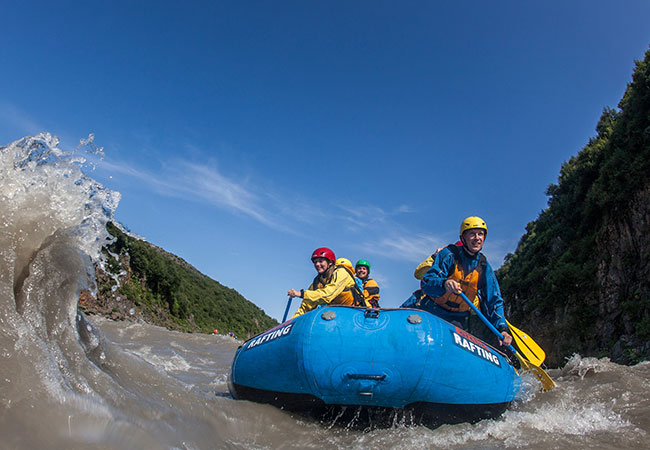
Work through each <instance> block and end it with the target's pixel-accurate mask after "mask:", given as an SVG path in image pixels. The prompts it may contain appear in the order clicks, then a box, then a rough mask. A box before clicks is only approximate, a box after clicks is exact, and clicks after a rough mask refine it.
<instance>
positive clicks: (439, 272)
mask: <svg viewBox="0 0 650 450" xmlns="http://www.w3.org/2000/svg"><path fill="white" fill-rule="evenodd" d="M459 253H460V256H459V258H460V264H461V265H462V268H463V270H464V271H465V273H468V272H471V271H472V270H474V269H476V267H477V266H478V264H479V255H480V252H479V253H477V254H476V255H474V256H471V255H469V254H468V253H467V252H465V251H464V250H463V251H461V252H459ZM454 264H455V259H454V255H453V253H452V252H451V250H449V249H448V248H446V247H445V248H443V249H441V250H440V251H439V252H438V254H437V255H436V258H435V260H434V261H433V265H432V266H431V268H430V269H429V270H428V271H427V273H426V274H425V275H424V277H423V278H422V281H421V282H420V289H422V291H423V292H424V293H425V294H427V295H429V296H430V297H434V298H437V297H441V296H442V295H444V293H445V292H446V291H445V281H446V280H447V278H448V277H449V274H451V273H452V272H453V271H454ZM478 296H479V299H480V308H481V312H482V313H483V314H484V315H485V317H486V318H487V319H488V320H489V321H490V322H491V323H492V325H494V327H495V328H496V329H498V330H499V331H502V330H507V324H506V320H505V315H504V313H503V297H501V289H499V282H498V281H497V278H496V276H495V275H494V270H492V267H491V266H490V264H489V263H487V264H486V266H485V269H484V270H483V276H481V277H480V278H479V284H478ZM470 300H471V299H470Z"/></svg>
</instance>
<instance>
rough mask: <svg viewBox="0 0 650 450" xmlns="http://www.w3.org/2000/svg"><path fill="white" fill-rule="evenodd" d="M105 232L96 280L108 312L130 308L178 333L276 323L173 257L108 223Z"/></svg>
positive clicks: (245, 332)
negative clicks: (107, 240)
mask: <svg viewBox="0 0 650 450" xmlns="http://www.w3.org/2000/svg"><path fill="white" fill-rule="evenodd" d="M107 229H108V231H109V233H110V234H111V235H113V236H114V237H115V241H114V242H113V243H112V244H110V245H109V246H108V250H109V251H110V255H109V256H108V258H107V259H108V263H107V264H106V266H107V267H106V269H107V271H108V274H106V273H105V274H103V276H99V275H98V277H97V278H98V303H100V304H110V305H111V309H110V311H111V312H115V311H116V310H117V309H116V307H115V306H116V305H117V304H118V303H119V305H120V306H121V305H124V304H127V305H128V304H133V305H135V308H136V309H137V312H138V313H139V315H141V316H142V317H143V318H144V320H146V321H148V322H153V323H156V324H158V325H162V326H166V327H168V328H172V329H178V330H183V331H200V332H212V330H214V329H217V330H219V332H220V333H224V334H225V333H227V332H230V331H232V332H234V333H235V334H236V335H237V336H238V337H249V336H252V335H255V334H257V333H259V332H261V331H264V330H266V329H268V328H270V327H272V326H274V325H276V324H277V322H276V321H275V320H274V319H272V318H270V317H268V316H267V315H266V314H265V313H264V311H262V310H261V309H260V308H258V307H257V306H255V305H254V304H253V303H251V302H250V301H248V300H246V299H245V298H244V297H242V296H241V295H240V294H239V293H238V292H237V291H235V290H234V289H230V288H227V287H225V286H223V285H221V284H220V283H218V282H217V281H214V280H212V279H211V278H209V277H207V276H205V275H203V274H202V273H200V272H199V271H198V270H196V269H195V268H194V267H192V266H190V265H189V264H187V263H186V262H185V261H183V260H182V259H180V258H178V257H177V256H174V255H172V254H170V253H167V252H165V251H164V250H162V249H160V248H158V247H156V246H153V245H151V244H149V243H147V242H144V241H142V240H139V239H135V238H133V237H131V236H129V235H127V234H125V233H123V232H122V231H120V230H119V229H118V228H117V227H116V226H115V225H113V224H112V223H109V224H108V226H107ZM106 275H108V276H106ZM115 277H118V278H119V280H120V283H119V286H117V282H116V281H115ZM111 298H112V300H113V301H111V300H110V299H111ZM115 300H117V301H115Z"/></svg>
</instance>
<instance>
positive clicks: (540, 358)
mask: <svg viewBox="0 0 650 450" xmlns="http://www.w3.org/2000/svg"><path fill="white" fill-rule="evenodd" d="M506 323H507V324H508V327H509V328H510V332H511V333H512V337H513V338H514V340H515V344H517V348H518V349H519V351H520V352H521V354H522V355H523V356H524V357H525V358H526V359H527V360H528V361H530V362H531V363H533V364H534V365H536V366H541V365H542V363H543V362H544V359H545V358H546V353H544V350H542V348H541V347H540V346H539V345H537V342H535V341H533V338H531V337H530V336H529V335H528V333H526V332H525V331H521V330H520V329H518V328H517V327H515V326H514V325H513V324H511V323H510V322H508V321H507V320H506Z"/></svg>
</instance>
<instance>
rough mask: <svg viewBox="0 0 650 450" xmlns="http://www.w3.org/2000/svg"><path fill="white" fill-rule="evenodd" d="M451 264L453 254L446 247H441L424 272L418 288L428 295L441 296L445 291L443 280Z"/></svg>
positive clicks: (452, 264) (447, 274)
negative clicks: (429, 266)
mask: <svg viewBox="0 0 650 450" xmlns="http://www.w3.org/2000/svg"><path fill="white" fill-rule="evenodd" d="M453 266H454V255H453V254H452V253H451V250H449V249H448V248H443V249H442V250H440V251H439V252H438V254H437V255H436V258H435V259H434V260H433V264H432V266H431V268H430V269H429V270H427V272H426V273H425V274H424V277H423V278H422V281H421V282H420V289H422V291H424V293H425V294H427V295H429V296H430V297H434V298H437V297H442V296H443V295H444V293H445V292H446V289H445V281H447V277H448V276H449V272H450V271H451V269H452V268H453Z"/></svg>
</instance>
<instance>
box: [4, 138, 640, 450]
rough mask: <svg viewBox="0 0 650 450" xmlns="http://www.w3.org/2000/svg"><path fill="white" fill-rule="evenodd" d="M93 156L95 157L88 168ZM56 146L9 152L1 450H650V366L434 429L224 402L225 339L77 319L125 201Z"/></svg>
mask: <svg viewBox="0 0 650 450" xmlns="http://www.w3.org/2000/svg"><path fill="white" fill-rule="evenodd" d="M84 152H86V153H88V155H86V156H83V157H82V156H80V155H82V154H84ZM98 153H101V149H97V148H96V147H95V146H94V145H93V144H92V140H88V142H85V145H84V146H82V148H80V149H78V151H77V152H74V153H71V154H68V153H66V152H63V151H61V150H60V149H59V148H58V142H57V141H56V139H55V138H53V137H52V136H50V135H46V134H43V135H39V136H36V137H33V138H28V139H25V140H21V141H17V142H15V143H13V144H11V145H8V146H5V147H0V177H1V178H0V449H35V448H48V449H145V448H146V449H276V448H284V449H294V448H295V449H303V448H319V449H320V448H334V449H336V448H342V449H343V448H344V449H366V448H368V449H369V448H377V447H378V448H389V449H393V448H394V449H431V448H448V449H500V448H517V449H562V448H592V449H621V448H626V449H646V448H649V445H648V439H649V437H650V436H649V433H650V393H649V391H650V363H648V362H644V363H640V364H638V365H636V366H632V367H627V366H620V365H617V364H614V363H611V362H610V361H608V360H607V359H594V358H581V357H580V356H579V355H574V356H573V357H572V358H571V359H570V360H568V361H567V363H566V365H565V366H564V367H562V368H558V369H551V370H549V371H548V372H549V374H550V375H551V377H553V379H554V380H555V381H556V383H557V385H558V386H557V388H556V389H554V390H552V391H550V392H545V393H543V392H539V391H538V389H537V386H535V379H534V378H533V379H532V380H531V379H530V377H528V378H526V379H525V380H528V381H527V383H528V386H525V391H526V395H523V396H521V398H520V399H519V400H518V401H516V402H514V403H513V404H512V406H511V408H510V409H509V410H507V411H506V412H505V414H503V416H501V417H499V418H498V419H492V420H484V421H481V422H479V423H476V424H459V425H445V426H442V427H439V428H436V429H429V428H426V427H424V426H414V425H412V424H410V423H408V420H400V419H399V418H398V419H396V420H395V422H394V423H393V425H392V426H390V427H388V428H380V429H366V430H364V429H357V428H356V427H354V426H352V425H353V424H346V423H341V422H338V421H334V420H333V421H331V422H326V423H321V422H317V421H314V420H312V419H308V418H305V417H301V416H298V415H295V414H291V413H288V412H285V411H282V410H279V409H277V408H274V407H272V406H269V405H261V404H256V403H251V402H247V401H238V400H234V399H233V398H231V396H230V395H229V392H228V386H227V380H228V373H229V370H230V364H231V362H232V358H233V355H234V352H235V350H236V348H237V347H238V346H239V345H240V344H241V343H240V342H238V341H236V340H234V339H233V338H230V337H227V336H218V335H217V336H215V335H200V334H184V333H178V332H172V331H168V330H166V329H162V328H159V327H156V326H152V325H148V324H145V323H133V322H112V321H109V320H107V319H103V318H101V317H96V316H92V317H86V316H85V315H84V314H83V313H81V312H79V311H78V310H77V303H78V298H79V292H80V290H81V289H84V288H91V289H92V288H93V278H92V273H93V270H92V263H93V262H97V261H100V255H99V249H100V248H101V245H102V244H103V243H104V242H105V239H106V235H105V231H104V224H105V223H106V221H107V220H110V219H111V218H112V214H113V212H114V210H115V208H116V207H117V203H118V201H119V193H117V192H112V191H110V190H108V189H105V188H104V187H103V186H101V185H100V184H98V183H97V182H95V181H94V180H93V179H92V178H90V177H88V176H87V175H85V171H84V169H85V168H87V165H88V164H89V161H90V160H92V159H93V157H97V155H98Z"/></svg>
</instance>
